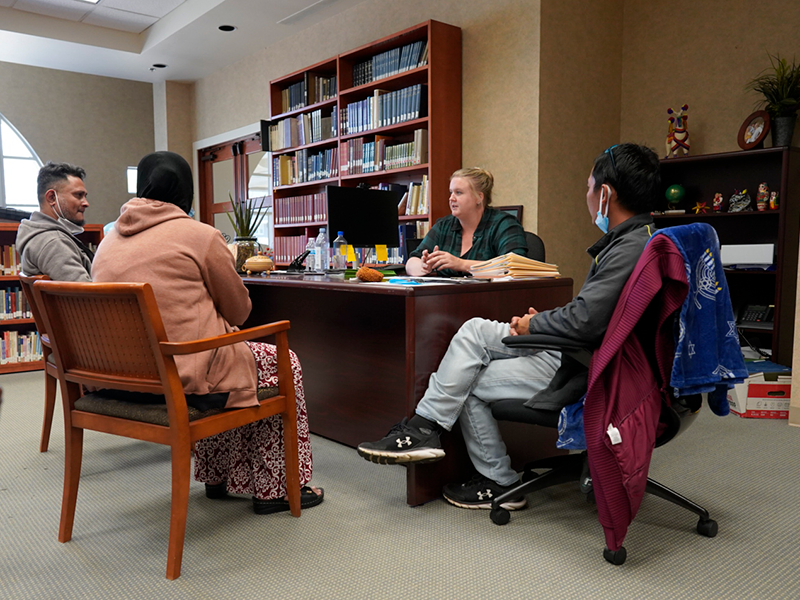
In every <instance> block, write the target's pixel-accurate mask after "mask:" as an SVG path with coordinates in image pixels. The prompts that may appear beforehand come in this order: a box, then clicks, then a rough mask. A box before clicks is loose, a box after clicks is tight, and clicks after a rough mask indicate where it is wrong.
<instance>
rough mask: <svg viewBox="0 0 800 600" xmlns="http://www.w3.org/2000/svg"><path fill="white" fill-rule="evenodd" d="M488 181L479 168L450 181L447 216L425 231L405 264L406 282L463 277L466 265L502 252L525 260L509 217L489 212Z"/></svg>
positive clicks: (519, 234)
mask: <svg viewBox="0 0 800 600" xmlns="http://www.w3.org/2000/svg"><path fill="white" fill-rule="evenodd" d="M493 187H494V177H493V176H492V174H491V173H490V172H489V171H486V170H485V169H481V168H479V167H471V168H468V169H459V170H458V171H456V172H455V173H453V174H452V175H451V176H450V212H451V214H450V215H449V216H447V217H442V218H441V219H439V220H438V221H436V223H435V224H434V226H433V227H432V228H431V230H430V231H429V232H428V235H426V236H425V239H423V240H422V242H421V243H420V245H419V246H418V247H417V249H416V250H414V251H413V252H412V253H411V255H410V256H409V258H408V261H406V273H408V274H409V275H411V276H412V277H421V276H423V275H428V274H431V273H432V274H434V275H439V276H443V277H457V276H463V275H467V274H468V273H469V268H470V266H471V265H474V264H476V263H479V262H481V261H484V260H489V259H490V258H494V257H495V256H501V255H503V254H507V253H508V252H516V253H517V254H521V255H523V256H525V254H527V252H528V245H527V243H526V242H525V232H524V231H523V229H522V225H520V224H519V221H517V220H516V219H515V218H514V217H512V216H511V215H509V214H507V213H504V212H500V211H498V210H495V209H494V208H492V207H491V206H490V204H491V202H492V188H493Z"/></svg>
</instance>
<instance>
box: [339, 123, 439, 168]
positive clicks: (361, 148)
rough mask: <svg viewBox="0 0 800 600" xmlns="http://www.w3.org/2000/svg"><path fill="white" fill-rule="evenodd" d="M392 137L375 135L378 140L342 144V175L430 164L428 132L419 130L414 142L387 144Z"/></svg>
mask: <svg viewBox="0 0 800 600" xmlns="http://www.w3.org/2000/svg"><path fill="white" fill-rule="evenodd" d="M392 139H393V138H391V137H389V136H383V135H376V136H375V141H373V142H365V141H364V140H363V139H361V138H354V139H351V140H345V141H344V142H342V147H341V157H342V163H341V165H340V169H341V172H342V175H343V176H344V175H356V174H359V173H374V172H376V171H388V170H391V169H400V168H402V167H411V166H415V165H421V164H425V163H427V162H428V130H427V129H417V130H416V131H415V132H414V140H413V141H411V142H402V143H399V144H392V145H391V146H390V145H388V143H389V142H390V141H392Z"/></svg>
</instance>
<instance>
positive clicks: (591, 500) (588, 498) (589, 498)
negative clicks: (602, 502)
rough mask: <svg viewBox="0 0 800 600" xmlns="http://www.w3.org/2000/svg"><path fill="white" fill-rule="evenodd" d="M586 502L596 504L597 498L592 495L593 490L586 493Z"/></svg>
mask: <svg viewBox="0 0 800 600" xmlns="http://www.w3.org/2000/svg"><path fill="white" fill-rule="evenodd" d="M586 504H591V505H595V504H597V499H596V498H595V497H594V490H592V491H591V492H589V493H588V494H586Z"/></svg>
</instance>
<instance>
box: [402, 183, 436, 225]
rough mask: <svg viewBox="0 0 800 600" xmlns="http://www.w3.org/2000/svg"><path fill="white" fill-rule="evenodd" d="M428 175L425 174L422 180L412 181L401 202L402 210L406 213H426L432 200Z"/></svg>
mask: <svg viewBox="0 0 800 600" xmlns="http://www.w3.org/2000/svg"><path fill="white" fill-rule="evenodd" d="M429 193H430V188H429V186H428V176H427V175H423V176H422V181H419V182H416V181H415V182H412V183H411V186H410V187H409V189H408V192H407V193H406V195H405V196H404V197H403V200H401V202H400V211H401V212H402V213H403V214H406V215H426V214H428V207H429V206H430V202H429V199H428V194H429Z"/></svg>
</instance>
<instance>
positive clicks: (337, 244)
mask: <svg viewBox="0 0 800 600" xmlns="http://www.w3.org/2000/svg"><path fill="white" fill-rule="evenodd" d="M333 268H334V269H346V268H347V240H346V239H344V233H343V232H341V231H340V232H339V235H337V236H336V239H335V240H333Z"/></svg>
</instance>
